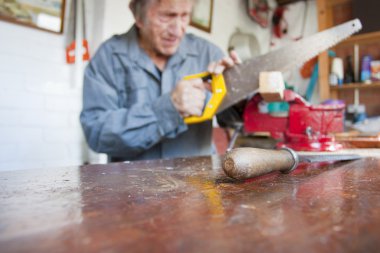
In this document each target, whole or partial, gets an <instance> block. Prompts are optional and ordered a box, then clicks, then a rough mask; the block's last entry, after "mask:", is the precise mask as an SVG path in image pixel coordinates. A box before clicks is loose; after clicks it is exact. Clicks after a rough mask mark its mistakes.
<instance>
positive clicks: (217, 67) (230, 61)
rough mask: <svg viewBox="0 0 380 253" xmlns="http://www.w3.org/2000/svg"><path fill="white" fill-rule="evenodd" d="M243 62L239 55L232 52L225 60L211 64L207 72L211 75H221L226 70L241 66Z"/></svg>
mask: <svg viewBox="0 0 380 253" xmlns="http://www.w3.org/2000/svg"><path fill="white" fill-rule="evenodd" d="M240 63H241V60H240V58H239V56H238V55H237V53H236V52H235V51H234V50H232V51H230V55H229V56H226V57H224V58H223V59H221V60H219V61H217V62H211V63H210V64H209V65H208V68H207V71H208V72H210V73H211V74H215V75H219V74H222V73H223V72H224V70H226V69H228V68H231V67H233V66H235V65H236V64H240Z"/></svg>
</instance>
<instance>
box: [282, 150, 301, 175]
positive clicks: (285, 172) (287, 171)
mask: <svg viewBox="0 0 380 253" xmlns="http://www.w3.org/2000/svg"><path fill="white" fill-rule="evenodd" d="M281 150H286V151H288V152H289V153H290V154H291V155H292V157H293V160H294V164H293V166H292V167H291V168H290V169H287V170H281V172H282V173H284V174H288V173H290V172H292V171H293V170H295V169H296V168H297V167H298V164H299V161H300V159H299V157H298V155H297V153H296V152H295V151H294V150H293V149H291V148H287V147H285V148H281Z"/></svg>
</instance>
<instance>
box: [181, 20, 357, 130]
mask: <svg viewBox="0 0 380 253" xmlns="http://www.w3.org/2000/svg"><path fill="white" fill-rule="evenodd" d="M361 28H362V25H361V23H360V20H359V19H354V20H351V21H348V22H346V23H343V24H341V25H338V26H335V27H332V28H330V29H327V30H324V31H322V32H318V33H316V34H314V35H311V36H309V37H306V38H303V39H301V40H298V41H296V42H293V43H291V44H289V45H287V46H285V47H282V48H280V49H277V50H275V51H272V52H269V53H267V54H264V55H261V56H258V57H255V58H252V59H250V60H248V61H245V62H244V63H242V64H240V65H236V66H234V67H233V68H230V69H227V70H226V71H224V73H223V75H210V73H208V72H203V73H199V74H195V75H191V76H186V77H185V79H187V80H189V79H193V78H206V77H208V76H211V89H212V96H211V98H210V100H209V101H208V103H207V104H206V106H205V109H204V111H203V114H202V116H199V117H198V116H190V117H187V118H185V123H187V124H193V123H199V122H202V121H206V120H210V119H212V117H213V116H214V115H215V114H216V113H219V112H221V111H223V110H225V109H227V108H228V107H230V106H231V105H233V104H235V103H237V102H239V101H241V100H243V99H244V98H246V97H248V96H249V95H251V94H252V93H253V92H255V91H256V90H257V89H258V88H259V75H260V72H263V71H280V72H285V71H288V70H291V69H292V68H294V67H297V66H302V64H303V63H305V62H307V61H308V60H310V59H311V58H313V57H314V56H316V55H318V54H319V53H321V52H323V51H325V50H327V49H328V48H330V47H332V46H334V45H335V44H337V43H338V42H340V41H342V40H344V39H346V38H348V37H349V36H351V35H352V34H354V33H355V32H357V31H359V30H360V29H361Z"/></svg>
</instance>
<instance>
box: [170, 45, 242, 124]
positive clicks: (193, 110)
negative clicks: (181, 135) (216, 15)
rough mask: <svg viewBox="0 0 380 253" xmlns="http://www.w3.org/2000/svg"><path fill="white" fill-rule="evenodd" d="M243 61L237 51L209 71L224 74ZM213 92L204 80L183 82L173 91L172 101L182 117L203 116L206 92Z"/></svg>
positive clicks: (212, 65)
mask: <svg viewBox="0 0 380 253" xmlns="http://www.w3.org/2000/svg"><path fill="white" fill-rule="evenodd" d="M240 63H241V60H240V58H239V57H238V55H237V54H236V52H235V51H231V52H230V55H229V56H227V57H224V58H223V59H221V60H219V61H217V62H211V63H210V64H209V66H208V68H207V71H208V72H210V73H211V74H215V75H219V74H222V73H223V71H224V70H226V69H227V68H231V67H233V66H235V65H236V64H240ZM207 89H208V90H211V87H210V84H209V83H207V82H203V81H202V79H200V78H197V79H192V80H181V81H180V82H179V83H178V84H177V86H176V87H175V89H174V90H173V91H172V94H171V99H172V101H173V105H174V107H175V108H176V109H177V110H178V112H179V114H180V115H181V116H182V117H188V116H191V115H193V116H201V115H202V113H203V111H202V109H203V107H204V103H205V99H206V90H207Z"/></svg>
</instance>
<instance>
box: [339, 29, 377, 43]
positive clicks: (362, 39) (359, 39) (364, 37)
mask: <svg viewBox="0 0 380 253" xmlns="http://www.w3.org/2000/svg"><path fill="white" fill-rule="evenodd" d="M374 42H380V31H377V32H371V33H365V34H359V35H353V36H351V37H349V38H348V39H346V40H344V41H342V42H340V43H339V46H342V45H344V46H345V45H353V44H369V43H374Z"/></svg>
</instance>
